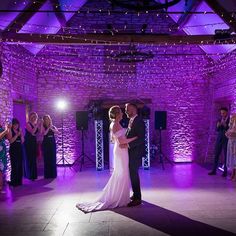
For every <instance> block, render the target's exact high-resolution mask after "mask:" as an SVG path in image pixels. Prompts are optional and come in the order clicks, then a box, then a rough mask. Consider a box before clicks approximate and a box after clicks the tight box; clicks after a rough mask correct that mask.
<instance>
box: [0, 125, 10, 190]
mask: <svg viewBox="0 0 236 236" xmlns="http://www.w3.org/2000/svg"><path fill="white" fill-rule="evenodd" d="M10 128H11V125H10V124H6V125H5V127H4V128H3V127H2V125H1V124H0V192H2V188H3V175H4V173H5V171H6V169H7V151H6V145H5V138H6V136H7V135H8V133H9V130H10Z"/></svg>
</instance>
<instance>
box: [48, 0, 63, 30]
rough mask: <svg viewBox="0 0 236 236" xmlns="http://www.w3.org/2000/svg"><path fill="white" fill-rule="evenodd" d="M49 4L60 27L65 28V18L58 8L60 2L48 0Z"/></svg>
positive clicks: (59, 7)
mask: <svg viewBox="0 0 236 236" xmlns="http://www.w3.org/2000/svg"><path fill="white" fill-rule="evenodd" d="M50 2H51V4H52V6H53V10H54V11H55V15H56V17H57V19H58V21H59V22H60V24H61V27H65V26H66V17H65V15H64V14H63V11H62V9H61V6H60V2H59V1H58V0H50Z"/></svg>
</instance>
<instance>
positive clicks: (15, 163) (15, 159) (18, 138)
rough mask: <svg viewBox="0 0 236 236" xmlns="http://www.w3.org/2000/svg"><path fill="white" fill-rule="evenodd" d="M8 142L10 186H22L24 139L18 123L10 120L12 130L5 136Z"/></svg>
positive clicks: (14, 119)
mask: <svg viewBox="0 0 236 236" xmlns="http://www.w3.org/2000/svg"><path fill="white" fill-rule="evenodd" d="M7 138H8V140H9V142H10V150H9V154H10V160H11V182H10V185H12V186H18V185H22V177H23V147H22V144H23V142H24V137H23V134H22V130H21V128H20V122H19V121H18V120H17V119H16V118H13V119H12V128H11V129H10V131H9V134H8V136H7Z"/></svg>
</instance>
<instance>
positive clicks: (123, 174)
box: [76, 106, 137, 212]
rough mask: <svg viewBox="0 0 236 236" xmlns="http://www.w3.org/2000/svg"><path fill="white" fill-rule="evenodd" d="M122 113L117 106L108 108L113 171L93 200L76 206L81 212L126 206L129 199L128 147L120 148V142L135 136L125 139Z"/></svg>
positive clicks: (127, 141)
mask: <svg viewBox="0 0 236 236" xmlns="http://www.w3.org/2000/svg"><path fill="white" fill-rule="evenodd" d="M122 117H123V113H122V111H121V109H120V107H119V106H113V107H111V108H110V109H109V118H110V120H111V125H110V132H111V135H112V139H113V141H114V149H113V156H114V171H113V173H112V175H111V177H110V179H109V181H108V183H107V184H106V186H105V187H104V189H103V191H102V193H101V194H100V195H99V196H98V197H97V199H95V200H94V201H93V202H81V203H78V204H77V205H76V207H77V208H78V209H79V210H81V211H83V212H92V211H99V210H104V209H112V208H116V207H123V206H127V204H128V203H129V201H130V198H129V194H130V177H129V156H128V149H126V148H120V147H119V145H120V144H125V143H129V142H131V141H133V140H135V139H136V138H137V137H134V138H130V139H127V138H126V137H125V129H124V128H122V126H121V125H120V121H121V120H122Z"/></svg>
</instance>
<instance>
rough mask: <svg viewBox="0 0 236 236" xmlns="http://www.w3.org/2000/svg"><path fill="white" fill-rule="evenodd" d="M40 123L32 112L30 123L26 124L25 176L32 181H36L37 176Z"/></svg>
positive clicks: (36, 115)
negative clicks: (37, 137) (37, 138)
mask: <svg viewBox="0 0 236 236" xmlns="http://www.w3.org/2000/svg"><path fill="white" fill-rule="evenodd" d="M39 127H40V122H38V114H37V113H36V112H31V113H30V115H29V121H28V122H27V124H26V130H25V142H24V146H25V154H26V155H25V158H26V160H25V169H26V171H25V174H26V177H27V178H28V179H30V180H35V179H37V177H38V174H37V140H36V134H37V132H38V131H39Z"/></svg>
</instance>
